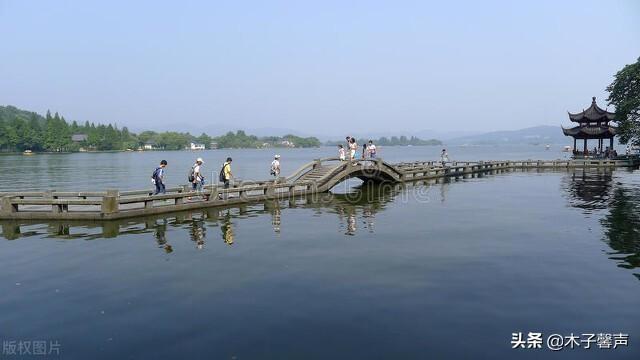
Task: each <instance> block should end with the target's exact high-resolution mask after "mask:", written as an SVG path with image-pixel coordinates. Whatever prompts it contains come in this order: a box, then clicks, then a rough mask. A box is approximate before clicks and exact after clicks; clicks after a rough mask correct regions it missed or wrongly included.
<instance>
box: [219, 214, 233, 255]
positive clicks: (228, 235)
mask: <svg viewBox="0 0 640 360" xmlns="http://www.w3.org/2000/svg"><path fill="white" fill-rule="evenodd" d="M220 229H221V230H222V240H224V243H225V244H227V245H229V246H231V245H233V227H232V226H231V213H230V212H229V211H227V213H226V214H225V215H224V221H223V222H222V226H220Z"/></svg>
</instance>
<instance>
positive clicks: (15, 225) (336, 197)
mask: <svg viewBox="0 0 640 360" xmlns="http://www.w3.org/2000/svg"><path fill="white" fill-rule="evenodd" d="M401 190H402V188H401V187H400V186H386V187H382V186H363V187H362V188H360V189H359V190H358V191H356V192H352V193H347V194H331V193H326V194H314V195H313V196H310V197H306V198H305V197H303V198H295V199H287V200H281V201H267V202H264V203H262V204H253V205H242V206H238V207H230V208H212V209H206V210H198V211H193V212H179V213H175V214H170V215H158V216H154V217H146V218H137V219H130V220H122V221H109V222H80V221H52V222H50V223H47V224H42V223H38V222H28V221H22V222H15V221H6V222H1V223H0V224H1V225H2V236H3V237H4V238H6V239H8V240H14V239H18V238H27V237H32V236H40V237H42V236H43V235H44V237H48V238H55V239H76V238H80V239H86V240H94V239H100V238H113V237H117V236H122V235H128V234H150V235H151V236H152V237H153V238H154V239H155V242H156V244H157V246H158V248H161V249H163V250H164V251H165V252H167V253H171V252H173V251H174V250H175V249H174V246H173V245H172V241H173V242H175V241H177V239H175V238H179V236H178V235H177V234H175V231H176V230H179V229H184V230H186V233H187V234H188V238H189V239H190V240H191V241H192V242H193V244H194V247H195V249H197V250H203V249H204V248H205V245H206V241H207V234H208V232H209V231H210V228H212V227H219V231H220V234H221V238H222V241H223V242H224V243H225V244H226V245H229V246H232V245H234V244H235V242H236V240H237V239H236V238H235V230H236V229H235V227H236V226H237V224H236V223H235V221H237V219H241V218H249V217H256V216H262V215H270V217H271V227H272V229H273V233H274V234H275V235H276V236H280V234H281V232H282V231H283V229H282V228H283V221H282V217H283V216H286V214H285V215H283V212H286V211H287V210H288V209H292V208H302V209H311V210H313V212H314V214H317V215H321V214H335V215H336V216H337V219H338V221H337V229H338V231H340V232H342V233H344V234H346V235H355V234H356V233H357V232H358V229H359V228H360V229H361V230H362V231H368V232H374V231H375V226H374V225H375V216H376V213H378V212H379V211H381V210H383V209H384V207H385V204H386V203H387V202H389V201H391V200H392V199H393V198H394V196H396V194H397V193H398V192H400V191H401Z"/></svg>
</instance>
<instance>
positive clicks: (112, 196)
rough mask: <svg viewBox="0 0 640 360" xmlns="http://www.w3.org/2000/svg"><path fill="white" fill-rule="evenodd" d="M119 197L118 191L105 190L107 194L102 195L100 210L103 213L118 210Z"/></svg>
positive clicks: (112, 212)
mask: <svg viewBox="0 0 640 360" xmlns="http://www.w3.org/2000/svg"><path fill="white" fill-rule="evenodd" d="M119 197H120V192H119V191H118V190H107V194H106V195H105V196H103V197H102V206H101V212H102V214H103V215H107V214H115V213H117V212H118V211H120V209H119V205H120V204H119V202H118V198H119Z"/></svg>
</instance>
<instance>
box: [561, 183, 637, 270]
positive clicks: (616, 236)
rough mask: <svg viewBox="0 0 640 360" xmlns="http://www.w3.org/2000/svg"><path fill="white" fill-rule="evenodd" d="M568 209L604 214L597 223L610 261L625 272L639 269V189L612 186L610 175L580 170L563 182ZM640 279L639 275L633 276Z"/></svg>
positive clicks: (620, 185) (619, 185) (618, 185)
mask: <svg viewBox="0 0 640 360" xmlns="http://www.w3.org/2000/svg"><path fill="white" fill-rule="evenodd" d="M564 183H565V184H564V185H565V189H566V192H567V194H568V197H569V202H570V204H571V206H573V207H576V208H580V209H583V210H586V211H588V212H591V211H593V210H601V211H603V212H604V211H606V214H605V215H604V216H603V218H602V219H601V220H600V224H601V225H602V227H603V231H604V235H605V236H604V238H603V241H604V242H605V243H607V244H608V245H609V247H611V249H612V250H614V251H613V252H612V253H610V255H611V257H610V258H611V259H613V260H616V261H617V262H618V264H619V265H618V266H620V267H623V268H627V269H636V268H640V189H637V188H635V187H626V186H624V185H622V184H620V183H617V184H614V182H613V181H612V176H611V173H610V172H600V171H582V172H574V173H571V174H570V175H569V176H567V178H566V181H565V182H564ZM634 275H635V276H636V277H638V278H639V279H640V274H634Z"/></svg>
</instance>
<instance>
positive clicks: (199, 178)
mask: <svg viewBox="0 0 640 360" xmlns="http://www.w3.org/2000/svg"><path fill="white" fill-rule="evenodd" d="M203 163H204V161H203V160H202V158H198V159H196V163H195V164H193V166H191V172H190V173H189V177H188V178H187V180H189V182H190V183H191V186H192V189H193V190H194V191H200V190H202V185H203V184H204V175H202V164H203Z"/></svg>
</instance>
